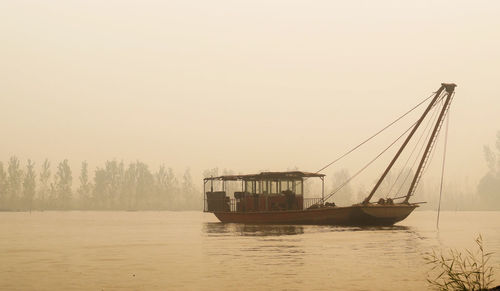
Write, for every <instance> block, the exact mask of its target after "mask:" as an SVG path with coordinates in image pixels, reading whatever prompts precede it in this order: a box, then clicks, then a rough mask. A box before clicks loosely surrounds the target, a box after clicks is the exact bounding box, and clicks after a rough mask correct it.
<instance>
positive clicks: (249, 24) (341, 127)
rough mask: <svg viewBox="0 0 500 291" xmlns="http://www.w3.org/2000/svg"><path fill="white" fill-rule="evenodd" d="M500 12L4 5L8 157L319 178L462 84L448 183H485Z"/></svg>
mask: <svg viewBox="0 0 500 291" xmlns="http://www.w3.org/2000/svg"><path fill="white" fill-rule="evenodd" d="M499 12H500V3H498V2H495V1H480V2H473V3H472V2H468V1H446V2H440V3H435V2H431V1H424V2H418V3H400V2H397V1H381V2H380V1H379V2H377V3H370V2H367V1H354V2H348V3H343V2H328V1H325V2H318V3H315V4H311V3H309V2H305V1H292V2H290V1H286V2H285V1H271V2H269V1H248V2H238V3H233V2H231V1H216V2H210V3H207V2H203V1H182V2H177V1H171V2H168V3H161V2H156V1H143V2H140V3H139V2H134V1H119V2H117V1H109V2H101V1H44V2H30V1H3V2H2V4H0V19H1V20H0V22H1V23H2V25H1V26H0V34H1V36H2V43H3V45H2V46H1V47H0V52H1V58H2V66H1V67H0V76H1V78H0V96H1V97H0V106H1V108H3V109H4V110H3V112H2V114H0V122H1V124H2V126H1V129H2V134H3V136H4V139H3V140H2V143H1V144H0V153H1V156H0V160H3V161H7V160H8V158H9V157H10V156H12V155H16V156H18V157H19V158H20V159H21V160H22V162H23V163H25V160H26V159H27V158H31V159H33V160H35V161H37V165H36V166H37V167H39V166H40V164H41V162H42V161H43V160H44V159H45V158H48V159H49V160H51V161H54V162H55V161H58V160H63V159H69V160H70V163H71V165H72V167H73V168H75V169H76V168H77V167H78V166H79V165H80V163H81V161H83V160H86V161H88V162H89V165H90V168H95V167H98V166H101V165H102V163H103V162H104V161H105V160H109V159H117V160H124V161H126V162H131V161H135V160H141V161H144V162H146V163H147V164H149V165H151V166H152V167H158V166H159V165H160V164H162V163H164V164H165V165H166V166H167V167H172V168H174V169H176V170H177V171H179V172H182V171H183V170H184V169H186V168H188V167H189V168H191V171H192V173H193V176H194V177H195V178H198V177H201V173H202V171H203V170H205V169H208V168H214V167H218V168H220V169H224V168H227V169H231V170H234V171H236V172H258V171H260V170H286V169H290V168H295V167H297V168H299V169H301V170H305V171H315V170H317V169H319V168H320V167H322V166H323V165H324V164H326V163H328V162H329V161H331V160H333V159H334V158H336V157H337V156H339V155H340V154H342V153H343V152H345V151H346V150H347V149H349V148H350V147H352V146H353V145H355V144H357V143H358V142H359V141H361V140H363V139H364V138H365V137H367V136H369V135H371V134H372V133H374V132H375V131H376V130H378V129H379V128H381V127H382V126H384V125H385V124H387V123H389V122H390V121H392V120H393V119H394V118H396V117H397V116H399V115H400V114H401V113H403V112H404V111H406V110H407V109H409V108H410V107H412V106H413V105H414V104H416V103H418V102H419V101H420V100H422V99H423V98H425V97H426V96H429V94H431V93H432V92H433V91H435V90H437V88H438V87H439V85H440V83H441V82H454V83H456V84H457V85H458V87H457V89H456V97H455V99H454V102H453V104H452V107H451V119H450V132H449V146H448V158H447V175H448V178H449V179H451V180H457V181H458V180H464V179H466V178H467V179H469V180H471V181H478V180H479V178H480V177H482V176H483V175H484V174H485V173H486V172H487V166H486V163H485V161H484V158H483V145H485V144H489V145H493V144H494V141H495V134H496V132H497V131H498V130H500V114H498V113H499V109H500V101H499V100H500V99H499V98H498V93H497V92H496V88H495V86H491V84H495V83H494V82H495V81H496V80H497V78H498V68H499V67H500V54H499V53H498V52H499V51H500V32H499V31H498V27H500V19H499V18H498V17H496V16H497V15H498V13H499ZM401 128H403V127H401ZM390 139H391V138H390V137H389V138H387V139H386V140H385V142H382V143H381V144H386V143H387V141H389V140H390ZM376 152H377V150H375V149H374V150H371V151H368V152H367V153H366V157H368V156H369V157H371V156H374V155H375V154H376ZM366 157H362V158H359V160H355V161H353V162H349V161H348V162H346V163H344V164H341V165H339V166H338V168H337V169H340V168H347V169H349V170H350V171H351V172H354V171H355V170H357V168H359V162H360V161H366ZM464 165H467V166H466V167H464ZM377 169H378V171H381V170H382V168H381V166H379V167H378V168H377ZM375 172H376V171H375ZM75 174H76V173H75ZM374 175H375V174H374ZM370 179H371V178H370Z"/></svg>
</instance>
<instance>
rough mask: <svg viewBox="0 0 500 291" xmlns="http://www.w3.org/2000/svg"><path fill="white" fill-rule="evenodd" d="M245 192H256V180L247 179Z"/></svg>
mask: <svg viewBox="0 0 500 291" xmlns="http://www.w3.org/2000/svg"><path fill="white" fill-rule="evenodd" d="M245 192H248V193H255V181H245Z"/></svg>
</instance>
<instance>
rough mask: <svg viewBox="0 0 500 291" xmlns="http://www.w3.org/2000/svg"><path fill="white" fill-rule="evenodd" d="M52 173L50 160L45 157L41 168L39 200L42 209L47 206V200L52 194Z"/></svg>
mask: <svg viewBox="0 0 500 291" xmlns="http://www.w3.org/2000/svg"><path fill="white" fill-rule="evenodd" d="M50 174H51V173H50V162H49V160H48V159H45V161H44V162H43V164H42V169H41V170H40V177H39V180H40V186H39V188H38V200H39V205H40V208H41V209H45V208H46V207H47V203H48V201H47V200H48V199H49V194H50Z"/></svg>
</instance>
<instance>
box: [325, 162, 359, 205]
mask: <svg viewBox="0 0 500 291" xmlns="http://www.w3.org/2000/svg"><path fill="white" fill-rule="evenodd" d="M349 177H350V175H349V171H348V170H347V169H341V170H339V171H336V172H335V173H334V174H333V179H332V180H333V181H332V191H333V190H335V189H337V188H338V187H340V186H341V185H342V184H343V183H344V182H345V181H347V179H349ZM352 193H353V192H352V187H351V185H350V184H347V185H345V186H344V187H343V188H341V189H340V190H339V191H338V192H337V193H335V194H334V195H333V198H332V199H333V201H334V202H335V204H338V205H341V206H347V205H351V204H352V203H353V200H352ZM326 194H328V193H326V192H325V195H326Z"/></svg>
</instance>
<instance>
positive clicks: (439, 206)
mask: <svg viewBox="0 0 500 291" xmlns="http://www.w3.org/2000/svg"><path fill="white" fill-rule="evenodd" d="M449 124H450V114H449V113H448V115H447V116H446V131H445V134H444V150H443V166H442V167H441V186H440V187H439V203H438V215H437V221H436V228H438V229H439V213H440V211H441V196H442V194H443V181H444V165H445V162H446V147H447V144H448V127H449Z"/></svg>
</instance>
